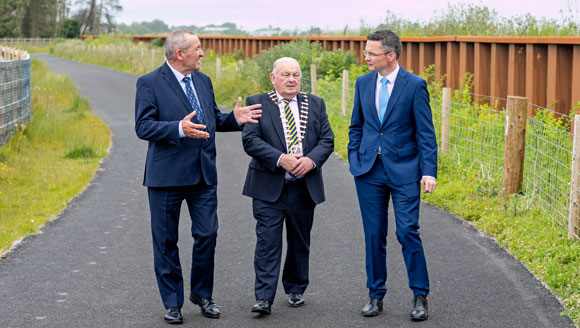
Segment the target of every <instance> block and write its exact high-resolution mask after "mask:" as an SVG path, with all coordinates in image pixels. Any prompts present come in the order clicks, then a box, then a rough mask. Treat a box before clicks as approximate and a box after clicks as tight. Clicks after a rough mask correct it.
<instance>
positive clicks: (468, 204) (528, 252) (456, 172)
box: [424, 156, 580, 324]
mask: <svg viewBox="0 0 580 328" xmlns="http://www.w3.org/2000/svg"><path fill="white" fill-rule="evenodd" d="M438 171H439V172H438V178H437V189H436V191H435V192H434V193H432V194H424V200H426V201H427V202H429V203H431V204H433V205H435V206H437V207H439V208H443V209H445V210H448V211H450V212H453V213H455V214H457V215H459V216H461V217H462V218H465V219H466V220H469V221H473V222H474V224H475V225H476V226H477V228H478V229H479V230H481V231H483V232H484V233H485V234H487V235H489V236H491V237H493V238H495V240H497V242H498V243H499V244H500V245H501V246H502V247H504V248H506V249H507V250H508V251H509V252H510V254H512V255H513V256H514V257H515V258H516V259H517V260H518V261H521V262H522V263H524V265H526V267H527V268H528V269H529V270H530V271H531V272H532V273H533V274H534V275H535V276H537V277H538V278H539V279H541V280H542V281H544V282H545V283H546V285H547V286H548V287H549V288H550V290H551V291H552V292H553V293H555V294H556V295H557V296H558V297H559V298H560V299H562V301H563V303H564V305H565V306H566V311H565V312H564V314H565V315H568V316H570V317H571V318H572V319H573V320H574V321H575V322H576V324H578V322H580V279H579V278H580V277H579V273H578V267H580V243H579V242H578V241H577V240H576V241H575V240H568V239H566V230H565V229H561V228H560V227H559V226H557V225H554V224H552V218H551V217H550V216H549V215H546V214H545V213H544V212H542V211H541V210H540V208H539V207H538V206H537V204H536V203H535V201H534V199H533V198H532V196H531V195H517V194H516V195H510V196H507V195H505V194H504V193H503V191H502V190H501V179H498V178H494V177H493V174H491V175H490V174H488V173H486V169H485V168H483V167H482V166H469V167H465V166H459V165H458V163H457V161H456V160H454V159H453V158H451V157H449V156H441V157H440V160H439V170H438Z"/></svg>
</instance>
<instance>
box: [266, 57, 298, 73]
mask: <svg viewBox="0 0 580 328" xmlns="http://www.w3.org/2000/svg"><path fill="white" fill-rule="evenodd" d="M281 62H293V63H296V65H298V69H300V63H299V62H298V61H297V60H296V59H294V58H292V57H282V58H278V59H277V60H276V61H275V62H274V65H273V66H272V75H274V76H276V73H277V72H278V64H280V63H281ZM300 74H302V70H300Z"/></svg>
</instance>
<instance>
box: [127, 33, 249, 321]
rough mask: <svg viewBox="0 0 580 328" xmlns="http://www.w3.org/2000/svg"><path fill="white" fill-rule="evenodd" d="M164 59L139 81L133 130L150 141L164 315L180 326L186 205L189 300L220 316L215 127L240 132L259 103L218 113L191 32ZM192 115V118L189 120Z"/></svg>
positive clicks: (171, 39)
mask: <svg viewBox="0 0 580 328" xmlns="http://www.w3.org/2000/svg"><path fill="white" fill-rule="evenodd" d="M165 56H166V58H167V61H166V62H165V63H164V64H163V65H162V66H161V67H159V68H158V69H156V70H154V71H153V72H151V73H149V74H146V75H144V76H142V77H140V78H139V80H138V81H137V94H136V97H135V131H136V133H137V136H138V137H139V138H141V139H144V140H147V141H148V142H149V147H148V150H147V160H146V163H145V181H144V185H145V186H147V188H148V194H149V208H150V211H151V231H152V235H153V255H154V264H155V275H156V277H157V284H158V287H159V291H160V294H161V299H162V300H163V304H164V306H165V308H166V312H165V320H166V321H167V322H169V323H182V322H183V317H182V314H181V307H182V306H183V299H184V296H183V276H182V273H181V264H180V261H179V250H178V248H177V239H178V226H179V215H180V209H181V203H182V202H183V200H185V201H186V202H187V205H188V207H189V214H190V216H191V221H192V223H191V234H192V236H193V238H194V240H195V241H194V243H193V254H192V266H191V286H190V300H191V301H192V302H193V303H194V304H196V305H199V307H200V309H201V313H202V314H203V315H205V316H206V317H210V318H218V317H219V315H220V311H219V308H218V306H217V305H216V304H215V303H214V302H213V300H212V292H213V273H214V253H215V246H216V238H217V228H218V221H217V214H216V208H217V195H216V189H217V170H216V162H215V157H216V149H215V132H216V131H240V130H242V124H244V123H247V122H252V123H257V121H256V119H257V118H259V117H260V115H261V114H260V113H261V110H257V109H256V108H258V107H260V105H255V106H249V107H240V103H241V98H239V99H238V103H237V105H236V106H235V108H234V110H233V111H232V112H231V113H229V114H224V113H221V112H220V110H219V108H218V107H217V105H216V103H215V99H214V92H213V87H212V83H211V80H210V79H209V77H207V76H206V75H205V74H203V73H201V72H199V69H200V59H201V57H203V50H202V49H201V43H200V41H199V39H198V37H197V36H196V35H195V34H194V33H192V32H189V31H183V30H180V31H174V32H172V33H170V34H169V35H168V36H167V39H166V41H165ZM192 120H193V122H192Z"/></svg>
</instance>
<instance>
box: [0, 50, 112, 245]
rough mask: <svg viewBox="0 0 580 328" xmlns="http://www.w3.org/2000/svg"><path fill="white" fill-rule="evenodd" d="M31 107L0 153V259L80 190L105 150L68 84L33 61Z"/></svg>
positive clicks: (99, 131)
mask: <svg viewBox="0 0 580 328" xmlns="http://www.w3.org/2000/svg"><path fill="white" fill-rule="evenodd" d="M31 107H32V108H31V112H32V113H31V119H30V122H29V123H28V125H27V126H26V127H21V128H20V129H19V131H18V132H17V133H16V134H15V135H14V136H13V137H12V138H11V139H10V140H9V141H8V142H6V143H5V144H4V145H3V146H2V147H0V254H1V253H4V252H5V251H6V250H7V249H8V248H9V247H10V245H12V243H13V242H14V241H15V240H18V239H19V238H22V237H24V236H26V235H28V234H30V233H34V232H36V231H37V229H38V227H40V226H42V225H43V224H44V223H46V222H47V221H49V220H51V219H52V218H54V217H55V216H56V215H57V214H58V213H59V212H60V211H61V210H62V209H63V208H64V207H65V206H66V204H67V203H68V201H69V200H70V199H72V198H73V197H74V196H76V195H77V194H78V193H79V192H80V191H81V190H82V189H83V188H85V186H86V185H87V184H88V183H89V181H90V180H91V179H92V177H93V175H94V173H95V171H96V170H97V168H98V165H99V162H100V161H101V159H102V158H103V157H105V156H106V154H107V150H108V148H109V145H110V136H111V133H110V131H109V130H108V129H107V127H106V125H105V124H104V122H103V121H101V120H100V119H98V118H96V117H95V116H93V115H92V114H91V113H90V109H89V108H88V102H87V101H86V100H85V99H83V98H80V97H79V95H78V94H77V91H76V88H75V86H74V84H73V83H72V81H71V80H70V79H69V78H68V77H66V76H64V75H56V74H54V73H52V72H50V71H49V70H48V69H47V68H46V66H45V65H44V64H43V63H42V62H40V61H37V60H34V59H33V60H31ZM80 113H83V115H80Z"/></svg>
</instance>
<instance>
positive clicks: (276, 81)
mask: <svg viewBox="0 0 580 328" xmlns="http://www.w3.org/2000/svg"><path fill="white" fill-rule="evenodd" d="M301 78H302V74H301V71H300V65H299V64H298V62H297V61H296V60H295V59H294V58H289V57H283V58H280V59H278V60H277V61H276V62H275V63H274V67H273V70H272V73H271V74H270V80H271V81H272V84H273V85H274V90H272V91H270V92H268V93H262V94H258V95H254V96H251V97H248V98H247V99H246V104H247V105H254V104H261V105H262V110H263V113H262V117H261V118H260V120H259V121H260V124H246V126H245V127H244V132H243V133H242V142H243V144H244V150H245V151H246V153H247V154H248V155H250V156H251V157H252V160H251V162H250V165H249V168H248V174H247V176H246V183H245V185H244V190H243V194H244V195H246V196H249V197H252V198H253V199H252V207H253V212H254V218H255V219H256V239H257V241H256V250H255V254H254V269H255V272H256V280H255V284H254V292H255V296H256V304H255V305H254V306H253V307H252V312H257V313H260V314H270V313H271V305H272V302H273V301H274V297H275V295H276V286H277V285H278V276H279V274H280V262H281V258H282V231H283V226H284V222H286V240H287V245H288V248H287V251H286V262H285V263H284V272H283V274H282V285H283V286H284V290H285V292H286V294H288V295H289V297H288V304H289V305H290V306H292V307H299V306H302V305H304V298H303V296H302V294H303V293H304V291H305V290H306V287H307V286H308V282H309V280H308V262H309V255H310V230H311V229H312V222H313V218H314V208H315V206H316V205H317V204H320V203H322V202H323V201H324V186H323V181H322V165H323V164H324V162H325V161H326V160H327V159H328V156H330V154H331V153H332V151H333V149H334V134H333V133H332V130H331V128H330V124H329V123H328V117H327V115H326V107H325V104H324V100H322V99H321V98H318V97H316V96H314V95H312V94H306V93H303V92H300V80H301Z"/></svg>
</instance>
